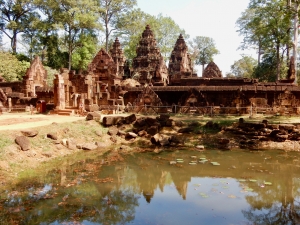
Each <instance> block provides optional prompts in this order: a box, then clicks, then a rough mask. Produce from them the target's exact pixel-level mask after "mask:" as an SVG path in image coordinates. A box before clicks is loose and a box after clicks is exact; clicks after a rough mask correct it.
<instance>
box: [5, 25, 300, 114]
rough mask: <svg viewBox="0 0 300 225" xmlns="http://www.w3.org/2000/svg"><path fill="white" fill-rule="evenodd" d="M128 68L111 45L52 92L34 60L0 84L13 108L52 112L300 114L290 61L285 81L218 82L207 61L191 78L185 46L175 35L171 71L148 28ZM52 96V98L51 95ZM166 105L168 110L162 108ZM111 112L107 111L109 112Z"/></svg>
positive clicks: (63, 74) (64, 73) (58, 80)
mask: <svg viewBox="0 0 300 225" xmlns="http://www.w3.org/2000/svg"><path fill="white" fill-rule="evenodd" d="M136 51H137V56H136V57H135V58H134V59H133V64H132V68H129V66H128V63H126V59H125V57H124V54H123V50H122V48H121V44H120V42H119V40H118V39H116V40H115V42H114V44H113V46H112V49H111V50H110V51H109V53H108V52H106V51H105V50H104V49H101V50H100V51H99V52H98V54H97V55H96V56H95V58H94V59H93V61H92V62H91V63H90V64H89V66H88V70H87V71H86V72H85V73H84V74H76V73H75V72H74V71H68V70H67V69H61V71H60V73H59V74H57V75H56V77H55V80H54V90H53V91H52V90H51V89H49V88H48V87H47V84H46V76H47V75H46V71H45V70H44V68H43V67H42V65H41V62H40V60H39V59H38V58H36V59H35V60H34V61H33V62H32V63H31V67H30V69H28V71H27V73H26V76H24V80H23V81H22V82H13V83H6V82H0V88H1V89H2V90H3V93H4V94H5V95H6V96H7V98H8V99H11V102H12V104H13V105H14V104H21V105H22V104H23V105H29V104H32V103H33V104H35V103H34V102H36V101H37V100H38V99H43V100H46V102H54V105H55V107H56V109H58V110H64V109H66V108H72V109H78V108H79V105H82V104H83V105H84V109H85V110H87V111H98V110H102V109H104V108H105V107H106V108H107V107H108V108H109V107H110V106H113V107H114V109H116V108H117V109H118V110H117V111H124V110H125V111H126V110H127V111H132V112H152V113H164V112H170V109H171V112H175V113H177V112H182V113H200V114H204V113H226V114H231V113H234V114H236V113H239V114H244V113H247V114H252V113H253V114H254V113H280V114H299V113H300V88H299V87H298V86H297V85H295V84H294V83H293V82H294V79H295V71H294V70H293V63H294V60H293V59H291V66H290V70H289V74H288V76H287V79H285V80H280V81H277V82H269V83H260V82H258V80H256V79H246V78H222V73H221V71H220V70H219V68H218V66H217V65H216V64H215V63H214V62H211V63H209V64H208V66H207V67H206V68H205V71H204V73H203V77H197V75H196V74H194V73H193V67H192V63H191V59H190V56H189V54H188V48H187V45H186V43H185V41H184V39H183V36H182V35H179V38H178V39H177V41H176V43H175V45H174V49H173V51H172V53H171V56H170V61H169V68H167V66H166V64H165V62H164V58H163V57H162V55H161V53H160V50H159V48H158V47H157V45H156V40H155V37H154V34H153V32H152V31H151V29H150V27H149V26H146V29H145V30H144V32H143V33H142V36H141V39H140V41H139V45H138V46H137V50H136ZM51 95H52V96H51ZM165 106H167V107H165ZM108 111H109V110H108Z"/></svg>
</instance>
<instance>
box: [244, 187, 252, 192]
mask: <svg viewBox="0 0 300 225" xmlns="http://www.w3.org/2000/svg"><path fill="white" fill-rule="evenodd" d="M244 191H249V192H250V191H253V188H249V187H247V188H244Z"/></svg>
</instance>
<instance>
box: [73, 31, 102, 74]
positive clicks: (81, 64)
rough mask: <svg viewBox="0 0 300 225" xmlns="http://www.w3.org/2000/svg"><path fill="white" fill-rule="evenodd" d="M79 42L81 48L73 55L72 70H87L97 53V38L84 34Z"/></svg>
mask: <svg viewBox="0 0 300 225" xmlns="http://www.w3.org/2000/svg"><path fill="white" fill-rule="evenodd" d="M78 42H79V43H80V45H81V46H80V47H79V48H77V49H76V50H75V51H74V53H73V55H72V62H73V65H72V68H73V69H75V70H81V69H82V70H86V69H87V66H88V64H89V63H90V62H91V61H92V60H93V57H94V55H95V53H96V49H97V48H96V46H97V39H96V37H95V36H92V35H84V34H83V35H81V36H80V38H79V41H78Z"/></svg>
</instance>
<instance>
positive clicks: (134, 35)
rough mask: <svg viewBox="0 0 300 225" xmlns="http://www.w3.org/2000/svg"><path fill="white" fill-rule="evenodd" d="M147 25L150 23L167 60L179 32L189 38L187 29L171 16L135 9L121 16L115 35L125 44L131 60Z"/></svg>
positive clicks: (126, 52)
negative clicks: (182, 27) (154, 14)
mask: <svg viewBox="0 0 300 225" xmlns="http://www.w3.org/2000/svg"><path fill="white" fill-rule="evenodd" d="M146 25H149V26H150V28H151V30H152V31H153V32H154V35H155V38H156V41H157V45H158V47H159V48H160V51H161V53H162V55H163V56H164V57H165V60H167V59H168V57H169V54H170V53H171V51H172V49H173V48H174V44H175V43H176V40H177V38H178V36H179V34H182V35H183V36H185V38H188V35H186V34H185V31H184V30H183V29H181V28H180V27H179V26H178V25H177V24H176V23H175V21H174V20H173V19H172V18H171V17H164V16H162V14H159V15H158V16H152V15H149V14H147V13H145V12H143V11H141V10H140V9H135V10H133V11H131V12H130V13H128V14H126V15H123V16H122V17H120V18H119V20H118V24H117V28H118V30H117V31H116V32H115V35H116V36H118V37H119V39H120V40H121V41H122V43H123V45H124V53H125V55H126V58H127V59H129V60H131V59H133V58H134V57H135V56H136V47H137V46H138V44H139V41H140V37H141V34H142V32H143V31H144V30H145V27H146Z"/></svg>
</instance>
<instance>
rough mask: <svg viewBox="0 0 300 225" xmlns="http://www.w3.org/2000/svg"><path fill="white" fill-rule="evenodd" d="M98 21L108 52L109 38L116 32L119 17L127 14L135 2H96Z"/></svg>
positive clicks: (112, 0)
mask: <svg viewBox="0 0 300 225" xmlns="http://www.w3.org/2000/svg"><path fill="white" fill-rule="evenodd" d="M98 3H99V13H100V21H101V22H102V24H103V25H104V29H105V48H106V51H108V43H109V37H110V35H111V33H112V32H113V31H115V30H116V25H117V23H118V19H119V17H121V16H123V15H124V14H127V13H129V12H130V11H131V10H132V8H133V6H135V5H136V0H98Z"/></svg>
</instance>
